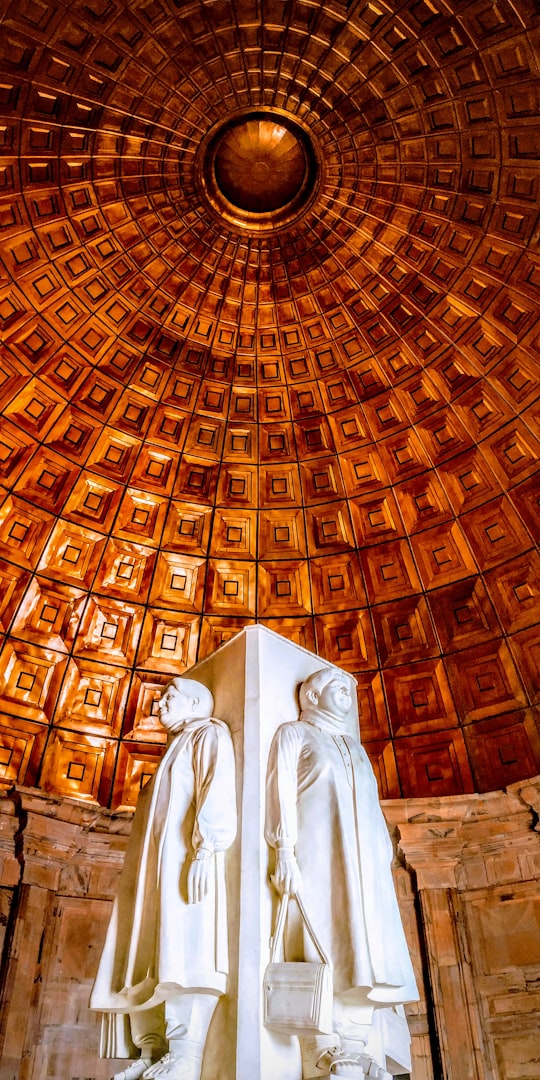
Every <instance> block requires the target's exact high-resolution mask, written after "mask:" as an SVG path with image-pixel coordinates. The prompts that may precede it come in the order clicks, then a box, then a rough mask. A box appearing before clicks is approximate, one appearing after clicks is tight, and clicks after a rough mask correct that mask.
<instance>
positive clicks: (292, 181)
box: [201, 110, 318, 230]
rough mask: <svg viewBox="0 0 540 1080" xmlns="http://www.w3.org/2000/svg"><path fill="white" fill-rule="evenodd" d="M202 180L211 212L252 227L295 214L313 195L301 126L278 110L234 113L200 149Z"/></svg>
mask: <svg viewBox="0 0 540 1080" xmlns="http://www.w3.org/2000/svg"><path fill="white" fill-rule="evenodd" d="M201 173H202V181H203V188H204V190H205V194H206V195H207V197H208V199H209V200H210V202H211V204H212V206H213V208H214V210H217V211H218V212H219V213H220V215H221V216H223V217H225V218H226V219H227V220H228V221H232V222H235V223H236V224H239V225H242V226H244V228H246V227H247V228H249V227H250V226H251V227H252V228H254V229H255V230H260V229H265V228H267V229H271V228H274V227H275V226H276V225H281V224H283V223H285V222H289V221H291V220H293V219H294V218H296V217H297V216H298V214H299V213H300V211H301V210H303V209H305V207H306V205H307V203H308V202H309V201H310V196H311V195H312V194H313V191H314V187H315V181H316V178H317V173H318V170H317V160H316V155H315V153H314V150H313V145H312V142H311V140H310V139H309V138H308V136H307V133H306V132H305V131H304V129H303V128H302V127H300V125H299V124H298V123H297V122H296V121H294V120H292V119H291V118H290V117H288V116H287V115H286V114H285V115H282V114H281V113H279V112H278V111H277V110H275V111H274V110H272V111H263V110H260V111H257V112H251V113H249V114H243V115H240V116H238V115H237V116H235V117H234V118H233V119H229V120H228V121H226V122H225V123H224V124H221V125H220V126H219V128H218V129H217V130H214V131H213V132H212V133H211V135H210V137H209V138H208V139H207V140H206V142H205V144H204V145H203V147H202V169H201Z"/></svg>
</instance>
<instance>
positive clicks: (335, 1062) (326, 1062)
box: [317, 1049, 366, 1080]
mask: <svg viewBox="0 0 540 1080" xmlns="http://www.w3.org/2000/svg"><path fill="white" fill-rule="evenodd" d="M362 1058H363V1055H360V1054H353V1053H350V1052H348V1051H347V1050H341V1049H333V1050H325V1052H324V1054H321V1057H320V1058H319V1060H318V1061H317V1068H318V1069H321V1070H323V1071H324V1070H326V1071H327V1072H328V1073H329V1074H330V1076H342V1077H343V1078H344V1080H345V1078H346V1077H351V1080H353V1078H354V1080H364V1077H365V1075H366V1074H365V1072H364V1068H363V1063H362Z"/></svg>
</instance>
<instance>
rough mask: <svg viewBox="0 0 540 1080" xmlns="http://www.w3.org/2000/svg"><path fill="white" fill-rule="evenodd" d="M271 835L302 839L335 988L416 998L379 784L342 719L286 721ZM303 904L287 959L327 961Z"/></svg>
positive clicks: (388, 999) (275, 748)
mask: <svg viewBox="0 0 540 1080" xmlns="http://www.w3.org/2000/svg"><path fill="white" fill-rule="evenodd" d="M305 715H306V714H305V713H303V714H302V716H304V717H305ZM266 838H267V840H268V843H269V844H271V845H272V846H274V847H275V846H276V844H277V842H278V841H280V840H281V841H289V842H290V843H291V845H292V846H293V847H294V850H295V853H296V859H297V862H298V866H299V869H300V873H301V877H302V887H301V896H302V899H303V901H304V906H305V908H306V912H307V914H308V917H309V919H310V921H311V923H312V925H313V927H314V929H315V931H316V934H317V937H318V938H319V941H320V943H321V945H322V946H323V948H324V950H325V952H326V953H327V955H328V956H329V957H330V959H331V961H332V965H333V975H334V992H335V993H344V992H345V993H346V992H348V991H349V992H350V991H353V990H356V991H357V990H358V989H359V988H362V991H363V994H365V993H366V992H367V996H368V998H369V999H370V1000H371V1001H373V1002H378V1003H384V1004H387V1005H393V1004H398V1003H402V1002H405V1001H415V1000H417V998H418V991H417V987H416V982H415V978H414V973H413V970H412V965H411V961H410V958H409V951H408V947H407V943H406V940H405V935H404V932H403V926H402V922H401V916H400V912H399V908H398V904H397V899H396V894H395V889H394V883H393V880H392V874H391V869H390V866H391V861H392V845H391V842H390V838H389V835H388V829H387V827H386V823H385V820H384V817H383V814H382V811H381V809H380V806H379V800H378V792H377V783H376V780H375V776H374V774H373V770H372V768H371V764H370V761H369V758H368V756H367V754H366V752H365V750H364V749H363V747H362V746H361V745H360V743H359V742H358V741H356V740H355V739H353V738H351V736H350V735H347V734H345V733H344V732H343V728H342V727H340V725H339V723H335V724H332V721H331V719H329V720H328V721H326V720H324V719H321V718H320V717H317V719H313V721H310V722H308V721H306V720H305V719H300V720H295V721H292V722H291V723H286V724H282V726H281V727H280V728H278V730H277V732H276V734H275V736H274V740H273V743H272V747H271V750H270V757H269V763H268V778H267V815H266ZM295 909H296V905H292V904H290V905H289V916H290V917H289V919H288V929H287V935H286V942H285V950H286V951H285V956H286V959H287V960H304V959H305V960H318V959H319V957H318V955H317V953H316V952H315V950H314V947H313V945H312V943H311V941H310V939H309V937H308V936H307V935H306V933H305V932H304V931H303V927H302V925H301V923H300V922H299V920H298V918H297V917H296V918H295V917H293V913H294V911H295ZM353 996H354V995H353Z"/></svg>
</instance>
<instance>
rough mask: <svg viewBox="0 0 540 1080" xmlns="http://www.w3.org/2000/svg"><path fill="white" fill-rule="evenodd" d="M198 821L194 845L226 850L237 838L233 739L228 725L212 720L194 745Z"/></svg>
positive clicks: (197, 847) (194, 846)
mask: <svg viewBox="0 0 540 1080" xmlns="http://www.w3.org/2000/svg"><path fill="white" fill-rule="evenodd" d="M193 772H194V777H195V821H194V826H193V835H192V844H193V850H194V851H195V852H196V851H198V850H199V848H203V847H204V848H206V849H207V850H209V851H212V852H214V851H226V850H227V848H228V847H230V846H231V844H232V842H233V840H234V838H235V836H236V783H235V765H234V752H233V745H232V739H231V736H230V733H229V730H228V728H227V727H226V726H225V724H219V723H215V722H214V721H212V720H210V721H209V722H208V724H206V725H205V726H204V727H203V728H201V731H200V733H199V734H198V737H197V739H196V740H195V743H194V746H193Z"/></svg>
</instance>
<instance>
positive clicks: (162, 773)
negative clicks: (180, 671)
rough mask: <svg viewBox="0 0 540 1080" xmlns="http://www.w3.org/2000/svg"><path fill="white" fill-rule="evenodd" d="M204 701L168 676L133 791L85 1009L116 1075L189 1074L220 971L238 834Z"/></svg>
mask: <svg viewBox="0 0 540 1080" xmlns="http://www.w3.org/2000/svg"><path fill="white" fill-rule="evenodd" d="M213 706H214V702H213V698H212V694H211V693H210V691H209V690H208V689H207V688H206V687H205V686H203V685H202V684H201V683H199V682H194V681H193V680H190V679H184V678H182V677H178V678H175V679H173V681H172V682H171V683H169V685H168V686H167V687H166V689H165V692H164V693H163V695H162V697H161V699H160V701H159V717H160V720H161V723H162V724H163V725H164V727H165V728H166V729H167V731H168V732H169V736H170V741H169V745H168V748H167V750H166V753H165V755H164V757H163V759H162V761H161V763H160V765H159V768H158V770H157V772H156V773H155V775H154V777H153V779H152V780H151V781H150V782H149V783H148V784H147V786H146V787H145V788H144V789H143V791H142V792H141V795H140V798H139V802H138V805H137V810H136V813H135V816H134V820H133V828H132V833H131V837H130V841H129V844H128V850H127V854H126V860H125V865H124V869H123V872H122V875H121V878H120V883H119V888H118V894H117V897H116V900H115V903H114V905H113V912H112V917H111V921H110V924H109V929H108V933H107V938H106V942H105V947H104V950H103V954H102V957H101V962H100V966H99V971H98V975H97V978H96V982H95V984H94V989H93V992H92V998H91V1007H92V1008H93V1009H99V1010H101V1011H102V1012H103V1013H104V1017H103V1027H102V1045H101V1054H102V1056H103V1057H109V1058H114V1057H128V1058H129V1057H136V1056H137V1055H139V1056H138V1057H137V1059H136V1060H135V1061H133V1062H132V1063H131V1064H130V1065H128V1066H127V1068H126V1069H124V1070H122V1071H121V1072H119V1073H117V1074H116V1077H115V1078H114V1080H138V1078H139V1077H145V1078H161V1080H165V1078H167V1080H180V1078H181V1080H199V1078H200V1075H201V1068H202V1056H203V1052H204V1045H205V1041H206V1037H207V1034H208V1029H209V1026H210V1022H211V1020H212V1016H213V1013H214V1010H215V1007H216V1005H217V1002H218V1000H219V997H220V995H221V994H223V993H224V991H225V989H226V981H227V970H228V946H227V912H226V897H225V868H224V854H223V853H224V852H225V850H226V849H227V848H228V847H229V846H230V845H231V843H232V842H233V840H234V837H235V832H236V792H235V763H234V754H233V747H232V740H231V736H230V732H229V729H228V727H227V725H226V724H224V723H222V721H220V720H216V719H213V718H212V711H213Z"/></svg>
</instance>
